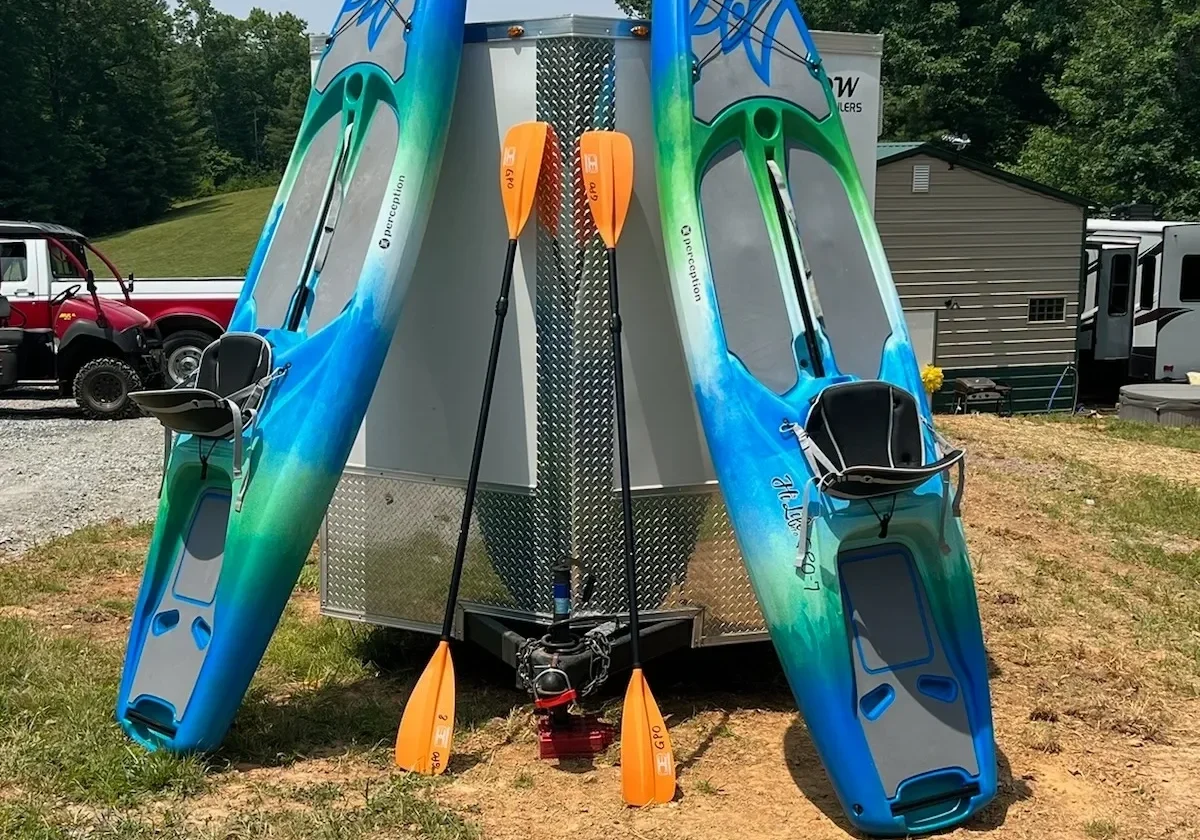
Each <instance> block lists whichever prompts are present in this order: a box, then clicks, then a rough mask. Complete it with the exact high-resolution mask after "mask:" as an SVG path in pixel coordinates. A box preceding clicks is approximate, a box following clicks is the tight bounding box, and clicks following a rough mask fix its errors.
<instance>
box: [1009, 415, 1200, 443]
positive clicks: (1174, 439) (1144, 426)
mask: <svg viewBox="0 0 1200 840" xmlns="http://www.w3.org/2000/svg"><path fill="white" fill-rule="evenodd" d="M1022 419H1025V420H1029V421H1031V422H1034V423H1044V424H1048V425H1069V426H1077V427H1079V428H1083V429H1090V430H1092V431H1095V432H1097V433H1099V434H1103V435H1107V436H1108V437H1113V438H1118V439H1120V440H1127V441H1130V442H1133V443H1148V444H1151V445H1153V446H1170V447H1173V448H1175V449H1186V450H1189V451H1191V452H1200V426H1188V427H1184V428H1178V429H1177V428H1172V427H1170V426H1155V425H1152V424H1150V423H1136V422H1133V421H1131V420H1120V419H1118V418H1116V417H1104V418H1092V417H1079V416H1076V415H1073V414H1029V415H1023V417H1022Z"/></svg>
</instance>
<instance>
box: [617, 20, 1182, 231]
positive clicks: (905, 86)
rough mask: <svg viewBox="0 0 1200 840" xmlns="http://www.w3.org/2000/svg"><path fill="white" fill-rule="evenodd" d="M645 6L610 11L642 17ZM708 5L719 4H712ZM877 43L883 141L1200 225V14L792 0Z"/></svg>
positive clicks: (821, 25) (818, 24) (818, 25)
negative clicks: (958, 139)
mask: <svg viewBox="0 0 1200 840" xmlns="http://www.w3.org/2000/svg"><path fill="white" fill-rule="evenodd" d="M651 2H652V0H618V5H620V6H621V8H622V9H623V10H625V11H626V12H627V13H628V14H630V15H632V16H634V17H638V18H648V17H649V16H650V7H651ZM713 5H716V4H715V3H713ZM800 6H801V8H802V10H803V12H804V15H805V18H806V20H807V21H808V23H809V25H810V26H811V27H812V28H813V29H828V30H836V31H849V32H876V33H883V35H884V48H883V78H882V85H883V92H884V120H883V122H884V125H883V137H884V139H894V140H935V141H936V140H940V139H941V138H942V136H943V135H945V134H947V133H954V134H959V135H964V134H965V135H966V136H968V137H969V138H970V139H971V146H970V148H969V150H968V154H969V155H970V156H972V157H975V158H979V159H981V160H983V161H984V162H985V163H991V164H994V165H999V166H1001V167H1007V168H1011V169H1014V170H1016V171H1019V172H1020V173H1021V174H1024V175H1026V176H1028V177H1031V178H1034V179H1036V180H1039V181H1042V182H1044V183H1046V184H1049V185H1051V186H1054V187H1058V188H1059V189H1062V190H1066V191H1069V192H1073V193H1076V194H1078V195H1081V196H1083V197H1084V198H1087V199H1089V200H1091V201H1093V202H1095V203H1096V204H1098V205H1101V206H1110V205H1112V204H1116V203H1121V202H1126V201H1148V202H1151V203H1154V204H1157V205H1159V206H1160V207H1161V208H1162V209H1163V212H1164V215H1165V216H1167V217H1170V218H1189V217H1195V216H1197V214H1200V151H1198V149H1200V147H1198V146H1197V145H1196V143H1195V141H1194V137H1195V136H1196V132H1197V130H1198V129H1200V12H1197V11H1196V10H1195V4H1194V3H1193V4H1188V3H1178V2H1174V0H1168V1H1167V2H1159V0H1154V2H1151V0H1130V2H1114V0H1017V2H1015V3H1012V2H1008V0H800Z"/></svg>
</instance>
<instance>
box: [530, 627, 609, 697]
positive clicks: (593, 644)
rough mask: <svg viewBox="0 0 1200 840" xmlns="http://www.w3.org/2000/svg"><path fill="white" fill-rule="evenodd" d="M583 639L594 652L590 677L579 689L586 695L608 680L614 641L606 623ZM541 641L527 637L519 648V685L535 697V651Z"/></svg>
mask: <svg viewBox="0 0 1200 840" xmlns="http://www.w3.org/2000/svg"><path fill="white" fill-rule="evenodd" d="M582 641H583V643H584V645H585V646H586V647H587V648H588V649H589V650H590V651H591V653H592V657H591V662H590V667H589V674H588V676H589V679H588V681H587V682H586V683H585V684H584V685H583V687H582V688H580V689H579V696H580V697H586V696H587V695H589V694H591V693H592V692H593V691H595V690H596V689H597V688H599V687H600V686H602V685H604V683H605V682H606V681H607V680H608V672H609V669H610V667H611V666H612V642H611V641H610V640H609V638H608V634H607V633H606V632H605V629H604V625H601V626H600V627H595V628H593V629H591V630H589V631H588V632H587V633H585V634H584V636H583V639H582ZM540 643H541V639H526V640H525V641H524V642H523V643H522V644H521V647H520V648H519V649H518V650H517V685H518V686H520V687H521V688H523V689H525V690H526V691H528V692H529V693H530V694H533V695H534V696H535V697H536V696H537V686H536V685H535V682H536V679H537V678H535V677H534V675H533V652H534V650H535V649H536V648H537V647H538V646H539V645H540ZM555 670H557V669H554V668H547V669H545V670H543V671H542V672H541V674H538V677H541V675H542V674H545V673H548V672H551V671H555ZM560 673H563V674H564V676H565V672H561V671H560Z"/></svg>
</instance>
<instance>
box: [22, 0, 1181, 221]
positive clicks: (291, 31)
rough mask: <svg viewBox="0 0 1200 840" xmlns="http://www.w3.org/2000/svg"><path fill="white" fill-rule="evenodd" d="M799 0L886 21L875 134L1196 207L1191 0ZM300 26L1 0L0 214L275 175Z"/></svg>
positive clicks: (278, 20) (201, 0)
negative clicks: (948, 137)
mask: <svg viewBox="0 0 1200 840" xmlns="http://www.w3.org/2000/svg"><path fill="white" fill-rule="evenodd" d="M620 2H621V4H622V5H623V6H624V8H625V9H626V11H627V12H629V13H630V14H633V15H636V16H639V17H645V16H646V15H648V13H649V5H650V0H620ZM709 2H711V3H716V2H717V0H709ZM747 2H748V3H749V4H750V5H756V4H757V3H758V2H759V0H747ZM801 5H802V8H803V9H804V13H805V17H806V19H807V20H808V22H809V24H810V25H811V26H812V27H813V28H814V29H832V30H843V31H851V32H882V33H884V36H885V39H884V57H883V89H884V139H892V140H939V139H940V138H941V137H943V136H944V135H945V134H948V133H952V134H956V135H966V136H967V137H969V138H970V140H971V146H970V148H969V150H968V154H970V155H971V156H973V157H977V158H980V159H982V160H983V161H984V162H986V163H991V164H994V165H997V166H1000V167H1003V168H1007V169H1010V170H1013V171H1015V172H1018V173H1020V174H1023V175H1026V176H1028V177H1031V178H1034V179H1037V180H1039V181H1042V182H1044V183H1047V184H1049V185H1051V186H1054V187H1057V188H1059V189H1062V190H1066V191H1069V192H1073V193H1076V194H1078V195H1080V196H1083V197H1085V198H1087V199H1089V200H1091V201H1093V202H1095V203H1097V204H1099V205H1101V206H1109V205H1113V204H1117V203H1123V202H1129V201H1142V202H1149V203H1152V204H1155V205H1157V206H1158V207H1159V208H1161V210H1162V212H1163V213H1164V215H1166V216H1169V217H1175V218H1196V217H1197V216H1198V215H1200V142H1198V138H1200V133H1198V132H1200V11H1198V10H1197V9H1196V8H1195V3H1194V2H1192V0H1189V2H1180V0H1016V2H1012V0H803V2H802V4H801ZM305 29H306V22H305V21H303V20H301V19H299V18H298V17H296V16H295V15H293V14H290V13H286V12H285V13H280V14H268V13H266V12H264V11H262V10H259V9H255V10H253V11H251V12H250V14H249V15H248V16H247V17H246V18H245V19H241V18H237V17H235V16H232V15H229V14H224V13H222V12H219V11H217V10H215V9H214V8H213V6H212V4H211V2H210V0H178V2H177V4H176V5H175V7H174V8H173V9H172V8H169V7H168V5H167V2H166V0H20V2H4V1H3V0H0V217H10V218H11V217H16V218H34V219H47V220H52V221H57V222H60V223H63V224H70V225H76V226H79V227H80V228H82V229H83V230H85V231H87V232H88V233H89V234H101V233H106V232H109V231H113V230H118V229H123V228H128V227H133V226H136V225H139V224H143V223H145V222H147V221H150V220H152V219H154V218H156V217H158V216H160V215H161V214H162V213H163V212H164V211H166V210H167V209H168V208H169V207H170V206H171V204H172V203H173V202H175V201H178V200H180V199H184V198H190V197H195V196H199V195H206V194H210V193H213V192H217V191H222V190H229V189H236V188H241V187H245V186H251V185H256V184H274V183H275V182H276V181H277V180H278V177H279V174H280V173H281V172H282V170H283V168H284V166H285V165H286V163H287V159H288V156H289V154H290V152H291V148H292V144H293V141H294V138H295V133H296V130H297V128H298V127H299V124H300V120H301V117H302V115H303V112H304V107H305V103H306V100H307V95H308V89H309V78H310V77H309V63H308V42H307V38H306V37H305V35H304V32H305Z"/></svg>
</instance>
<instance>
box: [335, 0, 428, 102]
mask: <svg viewBox="0 0 1200 840" xmlns="http://www.w3.org/2000/svg"><path fill="white" fill-rule="evenodd" d="M415 5H416V0H391V1H390V2H389V1H388V0H346V2H344V3H343V4H342V10H341V12H339V13H338V18H337V21H336V22H335V23H334V25H333V29H331V30H330V32H332V33H335V34H334V37H333V39H332V40H331V41H330V42H329V44H328V46H327V47H326V53H325V57H324V58H323V59H322V61H321V65H320V67H319V68H317V78H316V80H315V82H314V87H316V89H317V91H318V92H319V93H324V92H325V88H327V87H329V83H330V82H331V81H333V79H334V78H336V77H337V75H338V73H340V72H342V71H343V70H345V69H346V68H347V67H349V66H350V65H352V64H358V63H359V62H364V61H369V62H371V63H373V64H377V65H379V66H380V67H382V68H383V69H384V70H385V71H387V73H388V75H389V76H391V77H392V81H399V80H400V77H401V76H403V75H404V63H405V59H406V58H407V55H408V43H407V33H406V32H405V31H404V20H401V19H400V17H399V16H397V12H399V14H400V15H401V16H403V17H404V19H405V20H412V13H413V7H414V6H415ZM393 6H394V7H395V10H394V11H393V9H392V7H393ZM351 18H356V19H355V20H351ZM343 27H345V28H343ZM339 30H340V31H339Z"/></svg>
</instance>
